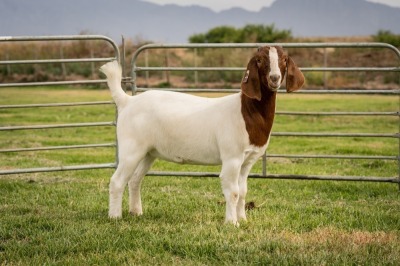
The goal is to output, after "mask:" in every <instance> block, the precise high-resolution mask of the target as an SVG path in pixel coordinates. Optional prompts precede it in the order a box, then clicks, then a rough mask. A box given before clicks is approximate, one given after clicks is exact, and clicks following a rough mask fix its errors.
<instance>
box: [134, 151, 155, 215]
mask: <svg viewBox="0 0 400 266" xmlns="http://www.w3.org/2000/svg"><path fill="white" fill-rule="evenodd" d="M154 160H155V158H154V157H151V156H150V155H147V156H146V157H144V158H143V160H142V161H141V162H140V163H139V165H138V167H137V169H136V170H135V172H134V174H133V175H132V177H131V179H130V180H129V183H128V185H129V213H130V214H132V215H142V214H143V211H142V200H141V196H140V186H141V183H142V180H143V177H144V176H145V175H146V173H147V171H149V169H150V167H151V165H152V164H153V162H154Z"/></svg>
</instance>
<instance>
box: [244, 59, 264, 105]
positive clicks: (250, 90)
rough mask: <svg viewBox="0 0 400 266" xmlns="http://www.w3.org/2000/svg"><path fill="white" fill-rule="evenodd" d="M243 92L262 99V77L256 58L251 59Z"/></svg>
mask: <svg viewBox="0 0 400 266" xmlns="http://www.w3.org/2000/svg"><path fill="white" fill-rule="evenodd" d="M241 88H242V92H243V93H244V94H245V95H246V96H247V97H249V98H252V99H257V100H258V101H260V100H261V88H260V78H259V75H258V67H257V61H256V58H255V57H253V58H252V59H250V61H249V63H248V64H247V70H246V73H245V75H244V77H243V80H242V85H241Z"/></svg>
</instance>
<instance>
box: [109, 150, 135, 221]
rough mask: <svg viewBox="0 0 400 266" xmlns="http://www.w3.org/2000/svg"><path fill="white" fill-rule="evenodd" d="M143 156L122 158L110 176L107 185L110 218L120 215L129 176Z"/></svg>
mask: <svg viewBox="0 0 400 266" xmlns="http://www.w3.org/2000/svg"><path fill="white" fill-rule="evenodd" d="M142 158H143V156H136V157H135V158H131V159H129V160H128V159H127V158H123V159H121V160H120V162H119V163H118V167H117V170H115V173H114V174H113V176H112V177H111V181H110V187H109V197H110V199H109V200H110V202H109V211H108V216H109V217H110V218H120V217H121V216H122V196H123V193H124V190H125V187H126V184H127V183H128V181H129V178H130V177H131V176H132V174H133V173H134V172H135V170H136V168H137V166H138V164H139V162H140V161H141V160H142Z"/></svg>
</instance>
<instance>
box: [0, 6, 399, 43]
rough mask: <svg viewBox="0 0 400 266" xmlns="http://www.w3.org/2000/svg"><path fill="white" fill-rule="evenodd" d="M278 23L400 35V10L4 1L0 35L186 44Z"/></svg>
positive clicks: (300, 33)
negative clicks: (218, 31) (226, 30)
mask: <svg viewBox="0 0 400 266" xmlns="http://www.w3.org/2000/svg"><path fill="white" fill-rule="evenodd" d="M247 24H265V25H268V24H275V26H276V28H278V29H289V30H291V31H292V34H293V36H296V37H328V36H364V35H371V34H376V33H377V32H378V30H381V29H382V30H390V31H391V32H393V33H396V34H400V26H399V25H400V8H395V7H390V6H387V5H383V4H377V3H371V2H367V1H365V0H276V1H275V2H273V4H272V5H271V6H269V7H265V8H262V9H261V10H260V11H258V12H252V11H247V10H244V9H241V8H232V9H229V10H224V11H221V12H214V11H212V10H211V9H208V8H204V7H200V6H178V5H171V4H168V5H158V4H153V3H149V2H145V1H141V0H113V1H110V0H68V1H65V0H35V1H32V0H1V1H0V35H1V36H18V35H27V36H30V35H64V34H79V33H82V32H88V33H92V34H103V35H107V36H110V37H111V38H114V39H115V40H119V39H120V37H121V35H124V36H125V37H126V38H131V39H140V40H149V41H156V42H187V41H188V37H189V36H191V35H193V34H197V33H203V32H207V31H208V30H209V29H211V28H213V27H216V26H221V25H229V26H234V27H243V26H244V25H247Z"/></svg>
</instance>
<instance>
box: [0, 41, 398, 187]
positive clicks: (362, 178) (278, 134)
mask: <svg viewBox="0 0 400 266" xmlns="http://www.w3.org/2000/svg"><path fill="white" fill-rule="evenodd" d="M59 40H70V41H75V40H81V41H82V40H103V41H106V42H108V43H110V44H111V46H112V47H113V49H114V53H115V56H114V57H108V58H79V59H77V58H72V59H46V60H39V59H38V60H6V61H0V65H14V64H46V63H76V62H106V61H110V60H114V59H117V60H119V61H121V60H120V55H119V50H118V46H117V45H116V43H115V42H114V41H113V40H111V39H109V38H107V37H104V36H97V35H95V36H93V35H91V36H85V35H79V36H52V37H0V42H24V41H59ZM263 45H268V44H264V43H252V44H149V45H144V46H142V47H140V48H139V49H138V50H137V51H136V52H135V53H134V55H133V59H132V62H131V63H132V72H131V76H130V77H124V79H123V80H124V81H125V82H127V83H130V84H131V87H130V88H131V89H132V93H133V94H134V93H137V92H141V91H146V90H147V88H138V87H137V73H138V72H143V71H145V72H146V73H147V72H149V71H195V72H196V73H197V71H243V70H245V68H244V67H197V66H195V67H162V66H160V67H148V66H144V67H143V66H137V59H138V56H139V55H140V54H141V53H143V52H146V51H148V50H151V49H172V48H193V49H194V48H226V49H232V48H257V47H259V46H263ZM273 45H281V46H283V47H284V48H380V49H389V50H391V51H393V52H394V54H395V57H396V58H397V59H398V60H399V59H400V51H399V50H398V49H397V48H395V47H393V46H391V45H389V44H383V43H279V44H273ZM122 61H123V60H122ZM301 70H302V71H303V72H312V71H315V72H321V71H322V72H338V71H343V72H360V71H361V72H371V71H373V72H396V73H398V72H400V67H301ZM104 82H105V80H77V81H56V82H28V83H23V84H22V83H18V84H15V83H12V84H10V83H8V84H5V83H3V84H0V87H23V86H47V85H74V84H99V83H104ZM153 89H157V88H153ZM160 89H161V88H160ZM162 89H163V90H173V91H180V92H192V93H195V92H223V93H232V92H238V91H239V90H235V89H201V88H200V89H199V88H195V89H193V88H186V89H185V88H179V89H177V88H162ZM279 93H282V92H279ZM298 93H301V94H360V95H370V94H371V95H373V94H379V95H392V96H398V95H400V91H399V90H303V91H299V92H298ZM98 104H106V105H107V104H112V102H111V101H102V102H80V103H57V104H55V103H46V104H25V105H2V106H0V109H12V108H38V107H50V108H53V107H60V106H85V105H98ZM399 109H400V108H399ZM399 111H400V110H397V111H393V112H285V111H281V112H277V115H298V116H385V117H400V116H399ZM116 119H117V117H116ZM114 124H115V123H114V122H113V121H108V122H98V123H75V124H64V125H39V126H37V125H32V126H26V127H23V126H11V127H0V131H12V130H35V129H51V128H59V127H62V128H63V127H68V128H69V127H88V126H89V127H91V126H93V127H95V126H113V125H114ZM399 127H400V123H399ZM273 136H276V137H291V136H296V137H318V138H326V137H361V138H364V137H377V138H378V137H383V138H395V139H399V133H398V132H394V133H385V134H382V133H335V134H327V133H315V132H308V133H307V132H273ZM116 143H117V139H116ZM116 143H101V144H85V145H69V146H51V147H31V148H9V149H3V150H0V152H24V151H41V150H58V149H82V148H92V147H115V146H117V145H116ZM399 155H400V139H399V153H398V154H397V155H386V156H378V155H377V156H357V155H302V154H268V155H265V156H264V157H263V158H262V161H263V169H262V173H254V172H253V173H251V174H250V177H254V178H280V179H304V180H340V181H370V182H390V183H399V184H400V161H399V158H400V156H399ZM279 157H283V158H294V159H295V158H312V159H320V158H326V159H340V160H341V159H373V160H394V161H396V160H397V162H398V165H399V174H398V176H397V177H387V178H386V177H385V178H383V177H371V176H317V175H280V174H269V173H267V163H266V162H267V158H279ZM117 163H118V158H117V156H116V162H113V163H105V164H88V165H74V166H60V167H43V168H32V169H12V170H0V175H1V174H15V173H35V172H52V171H66V170H85V169H98V168H113V167H115V166H116V165H117ZM149 175H157V176H158V175H161V176H199V177H200V176H201V177H203V176H204V177H217V176H218V175H219V173H210V172H150V173H149Z"/></svg>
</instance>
